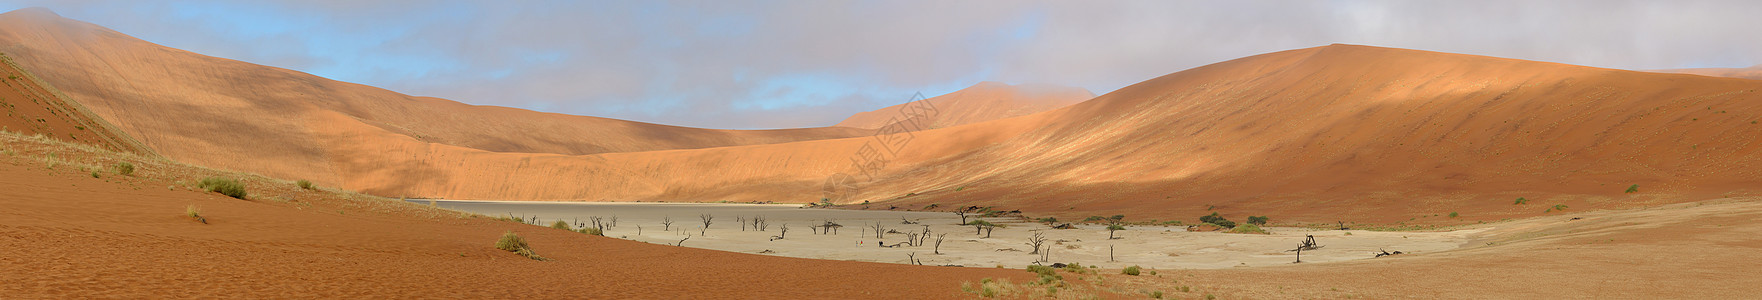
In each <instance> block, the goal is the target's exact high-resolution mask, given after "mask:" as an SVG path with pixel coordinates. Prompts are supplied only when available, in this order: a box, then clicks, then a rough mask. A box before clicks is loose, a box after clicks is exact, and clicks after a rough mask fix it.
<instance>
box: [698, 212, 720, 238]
mask: <svg viewBox="0 0 1762 300" xmlns="http://www.w3.org/2000/svg"><path fill="white" fill-rule="evenodd" d="M697 218H698V219H702V220H704V228H703V229H702V230H698V233H697V235H704V234H705V233H707V232H709V231H710V221H711V220H715V219H716V216H712V215H710V214H701V215H697Z"/></svg>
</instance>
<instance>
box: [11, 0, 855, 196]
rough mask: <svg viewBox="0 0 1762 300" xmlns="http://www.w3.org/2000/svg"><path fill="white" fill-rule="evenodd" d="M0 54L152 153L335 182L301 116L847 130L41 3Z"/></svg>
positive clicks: (557, 133) (599, 128) (431, 136)
mask: <svg viewBox="0 0 1762 300" xmlns="http://www.w3.org/2000/svg"><path fill="white" fill-rule="evenodd" d="M0 45H3V46H0V51H3V52H5V53H8V54H10V55H12V57H13V58H14V59H16V60H17V61H18V62H19V64H21V65H23V66H24V67H26V68H27V69H31V70H34V71H36V72H38V75H39V76H42V77H43V79H44V80H46V81H48V82H50V83H52V84H53V85H55V86H56V87H58V88H60V89H61V90H62V91H65V92H66V94H67V95H68V96H69V97H71V98H72V99H74V100H75V101H78V102H80V103H82V104H85V105H87V106H90V107H91V108H92V110H93V111H94V112H96V113H97V114H98V115H100V116H102V117H103V118H105V119H108V120H111V121H113V122H115V123H116V124H117V126H118V127H120V128H121V129H122V130H123V131H125V132H128V133H130V134H132V135H134V136H135V137H137V138H139V139H140V140H141V141H143V142H145V143H146V144H147V145H149V146H151V147H152V148H153V149H156V150H158V151H159V152H160V153H163V154H164V155H166V156H168V157H171V158H173V159H177V160H179V161H185V162H190V163H196V164H200V165H204V166H211V167H219V168H227V169H236V170H244V171H251V172H257V173H262V174H266V175H271V176H275V177H282V178H309V179H312V180H313V181H316V182H321V183H337V182H340V181H341V178H340V177H339V175H338V174H336V173H335V172H334V171H331V169H333V168H334V167H333V166H329V165H327V164H326V161H327V160H329V159H331V158H327V157H326V156H325V149H327V148H330V147H333V146H334V145H326V144H322V143H320V142H319V141H320V140H323V139H324V137H320V136H315V135H314V134H313V133H312V131H313V129H312V127H314V126H324V125H326V124H310V123H303V122H302V121H304V120H307V119H311V118H310V117H308V116H312V115H330V114H337V115H341V116H345V117H346V119H347V122H351V123H358V124H363V125H366V126H371V127H373V128H376V130H377V131H380V132H388V133H393V134H396V135H402V136H407V137H411V138H414V139H418V140H421V141H424V142H433V143H439V144H448V145H458V146H462V147H469V148H476V149H485V150H490V151H500V152H525V153H559V154H591V153H605V152H628V151H650V150H666V149H686V148H710V147H726V146H735V145H749V144H768V143H780V142H790V141H800V140H813V139H825V138H841V137H852V136H860V135H863V134H867V132H868V131H865V130H858V129H851V128H810V129H781V130H711V129H697V128H686V127H677V126H666V125H657V124H647V123H638V122H629V121H622V120H613V119H606V118H595V117H583V116H570V115H562V114H553V113H541V112H534V111H528V110H522V109H514V108H505V107H492V106H473V105H466V104H462V103H458V102H453V101H448V100H445V99H437V98H428V97H412V96H408V95H403V94H398V93H395V92H391V91H387V90H383V89H379V88H374V87H370V86H364V85H359V84H352V83H345V82H338V81H333V80H328V79H324V78H319V77H317V76H312V75H310V74H305V73H301V72H297V71H292V70H286V69H280V68H273V67H266V66H260V65H254V64H249V63H244V62H239V61H233V60H227V59H221V58H215V57H209V56H204V55H200V54H196V53H190V52H187V51H182V50H176V49H171V48H166V47H163V46H160V45H156V44H153V43H149V42H146V41H142V40H139V39H135V38H133V37H129V36H127V35H123V34H121V33H118V32H116V31H112V30H109V29H106V28H102V27H99V26H97V25H92V24H88V23H84V22H80V21H75V20H71V19H66V18H62V17H60V16H59V15H56V14H55V13H53V12H50V11H48V10H46V9H23V10H18V11H13V12H8V13H5V14H0Z"/></svg>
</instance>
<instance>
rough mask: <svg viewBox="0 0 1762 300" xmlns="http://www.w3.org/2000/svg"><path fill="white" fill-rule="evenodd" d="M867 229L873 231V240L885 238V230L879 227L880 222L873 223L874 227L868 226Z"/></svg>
mask: <svg viewBox="0 0 1762 300" xmlns="http://www.w3.org/2000/svg"><path fill="white" fill-rule="evenodd" d="M869 228H874V229H875V238H877V239H884V238H887V228H883V227H881V222H875V226H870V227H869Z"/></svg>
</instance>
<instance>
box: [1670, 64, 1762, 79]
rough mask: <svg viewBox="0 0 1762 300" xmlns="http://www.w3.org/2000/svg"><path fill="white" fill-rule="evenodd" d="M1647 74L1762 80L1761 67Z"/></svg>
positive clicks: (1673, 70) (1676, 70) (1677, 70)
mask: <svg viewBox="0 0 1762 300" xmlns="http://www.w3.org/2000/svg"><path fill="white" fill-rule="evenodd" d="M1649 72H1661V73H1683V74H1695V75H1706V76H1716V77H1731V78H1743V79H1757V80H1762V65H1757V66H1753V67H1748V68H1700V69H1669V70H1652V71H1649Z"/></svg>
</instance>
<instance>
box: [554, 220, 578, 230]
mask: <svg viewBox="0 0 1762 300" xmlns="http://www.w3.org/2000/svg"><path fill="white" fill-rule="evenodd" d="M569 227H570V226H569V222H563V220H557V221H556V222H551V228H556V229H562V230H569V231H574V230H573V229H574V228H569Z"/></svg>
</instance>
